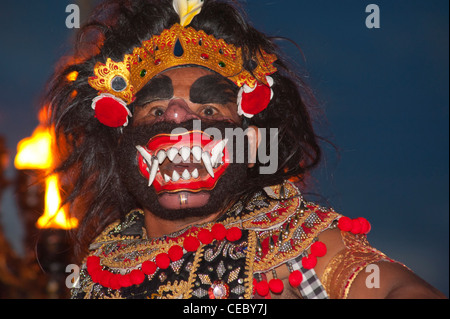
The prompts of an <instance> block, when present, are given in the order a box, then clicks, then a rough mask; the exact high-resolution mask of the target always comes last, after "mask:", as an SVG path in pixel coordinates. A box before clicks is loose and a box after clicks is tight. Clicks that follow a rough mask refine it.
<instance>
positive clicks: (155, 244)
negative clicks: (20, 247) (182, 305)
mask: <svg viewBox="0 0 450 319" xmlns="http://www.w3.org/2000/svg"><path fill="white" fill-rule="evenodd" d="M73 61H74V62H72V63H70V64H69V65H68V66H66V67H65V68H64V69H63V70H62V71H61V72H59V73H57V74H56V75H55V76H54V79H53V81H52V82H51V83H50V89H49V94H48V99H47V103H48V104H49V105H50V112H51V117H52V124H53V125H55V130H56V133H57V134H58V140H59V141H64V142H65V143H63V144H61V150H62V151H61V156H62V159H63V160H62V163H61V165H60V167H58V169H57V171H58V172H60V173H61V174H63V176H64V180H66V181H71V182H72V183H73V184H72V185H73V187H72V188H71V189H70V191H69V195H68V198H67V201H68V202H71V203H72V211H75V212H79V211H82V215H83V218H82V221H81V225H80V227H79V229H78V239H79V248H80V252H81V253H82V254H84V258H83V262H82V265H83V266H82V272H81V277H80V288H78V289H74V290H73V297H74V298H162V299H167V298H210V299H225V298H353V297H367V298H370V297H380V298H381V297H425V296H430V297H436V296H437V294H438V293H437V292H435V291H434V290H433V288H431V287H429V286H428V285H427V284H426V283H424V282H423V281H422V280H421V279H419V278H418V277H417V276H415V275H414V274H413V273H412V272H410V271H409V270H408V269H407V268H406V267H404V266H403V265H401V264H399V263H396V262H394V261H393V260H391V259H389V258H388V257H387V256H385V255H384V254H383V253H381V252H379V251H378V250H376V249H374V248H372V247H371V246H370V245H369V244H368V242H367V239H366V234H367V233H368V232H369V230H370V224H369V222H368V221H367V220H366V219H364V218H354V219H351V218H348V217H344V216H342V215H339V214H338V213H336V212H335V211H333V210H332V209H327V208H324V207H320V206H318V205H316V204H314V203H312V202H308V201H307V200H306V199H305V198H303V196H302V194H301V193H300V191H299V189H298V188H297V186H296V185H302V182H304V181H305V177H306V176H307V174H308V172H309V171H310V169H311V168H313V167H315V166H316V165H317V164H318V162H319V159H320V154H321V153H320V148H319V146H318V142H317V140H318V138H317V136H316V135H315V133H314V131H313V129H312V124H311V119H310V116H309V113H308V112H309V111H310V110H309V108H308V106H310V104H311V102H312V101H313V100H312V95H311V91H310V90H309V89H308V87H307V86H306V85H305V84H304V83H303V82H302V81H301V79H300V78H299V77H298V76H296V75H295V74H294V73H293V72H292V71H291V70H290V68H289V67H288V66H287V64H286V63H285V62H284V61H283V59H282V58H281V54H280V52H279V51H278V49H277V47H276V46H275V45H274V43H273V41H272V40H271V39H270V38H269V37H267V36H266V35H264V34H262V33H261V32H259V31H257V30H255V29H254V28H253V27H252V26H250V25H249V24H248V22H247V19H246V17H245V16H244V15H243V14H242V13H241V12H240V10H239V9H238V8H236V7H235V6H233V5H231V4H229V3H228V2H225V1H215V0H205V1H200V0H190V1H189V0H185V1H169V0H146V1H144V0H142V1H121V2H106V3H105V4H103V5H102V6H100V7H99V8H98V9H97V11H96V12H95V13H94V15H93V18H92V20H91V22H90V23H88V24H87V25H86V26H85V27H84V28H83V29H82V30H81V32H80V35H79V37H78V42H77V51H76V54H75V56H74V59H73ZM293 181H295V182H296V184H294V183H293ZM368 265H376V266H377V269H378V270H379V276H378V277H379V278H378V279H379V282H378V281H377V280H378V279H377V278H375V279H374V280H372V279H371V278H369V279H370V280H368V277H367V276H368V273H366V272H365V271H364V270H365V269H366V267H367V266H368ZM371 280H372V281H373V282H372V281H371ZM368 282H369V283H370V285H369V284H367V283H368ZM373 286H376V287H378V288H376V289H373Z"/></svg>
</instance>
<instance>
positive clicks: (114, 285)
mask: <svg viewBox="0 0 450 319" xmlns="http://www.w3.org/2000/svg"><path fill="white" fill-rule="evenodd" d="M121 276H122V275H120V274H114V275H113V276H112V278H111V280H110V281H109V285H110V287H111V289H114V290H117V289H120V288H122V285H121V284H120V277H121Z"/></svg>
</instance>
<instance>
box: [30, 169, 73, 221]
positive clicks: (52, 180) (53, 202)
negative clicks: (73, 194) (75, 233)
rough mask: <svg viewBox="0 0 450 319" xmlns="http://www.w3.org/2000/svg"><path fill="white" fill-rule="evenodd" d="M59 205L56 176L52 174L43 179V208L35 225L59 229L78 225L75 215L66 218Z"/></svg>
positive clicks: (59, 198)
mask: <svg viewBox="0 0 450 319" xmlns="http://www.w3.org/2000/svg"><path fill="white" fill-rule="evenodd" d="M60 205H61V197H60V195H59V180H58V176H56V175H52V176H49V177H48V178H47V179H46V181H45V210H44V214H43V215H42V216H41V217H39V219H38V221H37V223H36V225H37V227H38V228H59V229H72V228H76V227H78V220H77V219H76V218H75V217H71V218H68V217H67V214H66V213H65V210H64V208H60Z"/></svg>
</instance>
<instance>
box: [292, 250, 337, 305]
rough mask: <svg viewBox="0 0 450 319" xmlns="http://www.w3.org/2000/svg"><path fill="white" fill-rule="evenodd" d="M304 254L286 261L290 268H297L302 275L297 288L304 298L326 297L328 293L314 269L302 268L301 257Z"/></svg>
mask: <svg viewBox="0 0 450 319" xmlns="http://www.w3.org/2000/svg"><path fill="white" fill-rule="evenodd" d="M304 256H306V254H305V253H304V254H302V255H300V256H298V257H297V258H295V259H293V260H290V261H289V262H288V263H289V264H290V266H291V267H292V270H299V271H300V272H301V273H302V275H303V281H302V283H301V284H300V286H299V287H298V290H299V291H300V293H301V295H302V297H303V298H304V299H328V294H327V292H326V291H325V288H324V287H323V285H322V283H321V282H320V280H319V278H318V277H317V274H316V272H315V271H314V269H305V268H303V266H302V258H303V257H304Z"/></svg>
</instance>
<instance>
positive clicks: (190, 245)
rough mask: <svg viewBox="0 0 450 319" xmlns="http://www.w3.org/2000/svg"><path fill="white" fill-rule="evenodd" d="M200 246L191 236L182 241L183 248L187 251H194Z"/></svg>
mask: <svg viewBox="0 0 450 319" xmlns="http://www.w3.org/2000/svg"><path fill="white" fill-rule="evenodd" d="M199 246H200V241H199V240H198V239H197V238H196V237H193V236H188V237H186V238H185V239H184V242H183V247H184V249H186V250H187V251H196V250H197V249H198V247H199Z"/></svg>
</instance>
